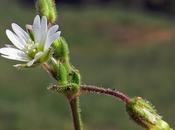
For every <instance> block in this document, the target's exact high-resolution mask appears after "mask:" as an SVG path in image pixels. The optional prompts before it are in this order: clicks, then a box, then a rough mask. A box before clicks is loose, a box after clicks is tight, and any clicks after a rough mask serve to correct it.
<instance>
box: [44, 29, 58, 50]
mask: <svg viewBox="0 0 175 130" xmlns="http://www.w3.org/2000/svg"><path fill="white" fill-rule="evenodd" d="M60 34H61V31H58V32H56V33H54V34H53V35H51V36H47V40H46V43H45V45H44V51H45V50H47V49H49V47H50V46H51V44H52V43H53V42H54V41H55V40H56V39H58V38H59V37H60Z"/></svg>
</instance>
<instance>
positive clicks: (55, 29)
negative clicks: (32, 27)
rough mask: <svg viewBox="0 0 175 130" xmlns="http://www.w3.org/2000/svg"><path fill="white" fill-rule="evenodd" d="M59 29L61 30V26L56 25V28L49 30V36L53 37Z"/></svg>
mask: <svg viewBox="0 0 175 130" xmlns="http://www.w3.org/2000/svg"><path fill="white" fill-rule="evenodd" d="M58 29H59V26H58V25H54V26H52V27H50V28H49V30H48V34H49V35H52V34H54V33H56V31H58Z"/></svg>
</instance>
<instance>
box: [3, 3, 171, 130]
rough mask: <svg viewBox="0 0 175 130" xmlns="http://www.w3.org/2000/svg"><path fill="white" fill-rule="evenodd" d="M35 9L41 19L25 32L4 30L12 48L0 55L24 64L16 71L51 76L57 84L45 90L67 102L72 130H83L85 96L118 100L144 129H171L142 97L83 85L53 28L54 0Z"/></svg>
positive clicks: (63, 43) (54, 26) (15, 25)
mask: <svg viewBox="0 0 175 130" xmlns="http://www.w3.org/2000/svg"><path fill="white" fill-rule="evenodd" d="M36 7H37V11H38V12H39V15H40V16H39V15H37V16H36V17H35V19H34V22H33V25H26V31H24V30H23V29H22V28H21V27H20V26H18V25H17V24H15V23H13V24H12V29H13V31H14V32H12V31H10V30H6V34H7V37H8V38H9V40H10V41H11V42H12V44H13V45H6V47H4V48H1V49H0V53H1V56H2V57H4V58H7V59H12V60H17V61H22V62H25V63H24V64H17V65H15V67H17V68H19V69H22V68H31V67H35V66H37V65H41V66H42V67H43V68H44V69H45V70H46V71H47V72H49V73H50V74H51V76H52V77H53V78H54V79H55V80H56V81H57V82H56V84H55V85H51V86H49V87H48V89H49V90H52V91H54V92H57V93H59V94H62V95H64V96H65V97H66V98H67V99H68V101H69V104H70V108H71V111H72V117H73V123H74V129H75V130H83V125H82V121H81V113H80V99H79V98H80V95H81V94H84V93H97V94H101V95H107V96H113V97H115V98H117V99H120V100H121V101H122V102H123V103H124V104H125V106H126V111H127V112H128V114H129V116H130V117H131V118H132V119H133V120H134V121H135V122H136V123H137V124H138V125H141V126H142V127H143V128H145V129H147V130H172V129H171V128H170V126H169V125H168V123H166V122H165V121H164V120H162V117H161V116H160V115H158V114H157V112H156V110H155V108H154V106H153V105H152V104H150V103H149V102H148V101H146V100H144V99H142V98H141V97H134V98H129V97H128V96H126V95H125V94H123V93H121V92H119V91H117V90H113V89H106V88H101V87H96V86H91V85H82V84H81V75H80V73H79V71H78V70H77V69H76V68H75V67H74V66H73V65H72V64H71V63H70V61H69V48H68V44H67V42H66V40H65V39H64V38H63V37H62V36H60V34H61V32H60V31H58V29H59V26H58V25H55V22H56V19H57V15H56V14H57V12H56V7H55V3H54V0H37V1H36Z"/></svg>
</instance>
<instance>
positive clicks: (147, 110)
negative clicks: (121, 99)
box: [126, 97, 172, 130]
mask: <svg viewBox="0 0 175 130" xmlns="http://www.w3.org/2000/svg"><path fill="white" fill-rule="evenodd" d="M126 110H127V112H128V114H129V116H130V117H131V118H132V119H133V120H134V121H135V122H136V123H137V124H138V125H141V126H142V127H144V128H146V129H148V130H172V129H171V128H170V126H169V125H168V123H166V122H165V121H164V120H162V117H161V116H160V115H159V114H157V111H156V109H155V107H154V106H153V105H152V104H151V103H149V102H148V101H146V100H144V99H142V98H141V97H136V98H133V99H131V100H130V102H129V103H128V104H127V105H126Z"/></svg>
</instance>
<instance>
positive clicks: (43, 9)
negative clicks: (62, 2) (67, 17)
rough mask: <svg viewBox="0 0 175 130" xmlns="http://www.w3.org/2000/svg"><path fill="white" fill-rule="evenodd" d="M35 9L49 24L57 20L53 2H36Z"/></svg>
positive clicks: (50, 0)
mask: <svg viewBox="0 0 175 130" xmlns="http://www.w3.org/2000/svg"><path fill="white" fill-rule="evenodd" d="M36 8H37V10H38V12H39V13H40V15H42V16H46V17H47V19H48V21H49V23H55V22H56V19H57V13H56V5H55V0H37V2H36Z"/></svg>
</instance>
